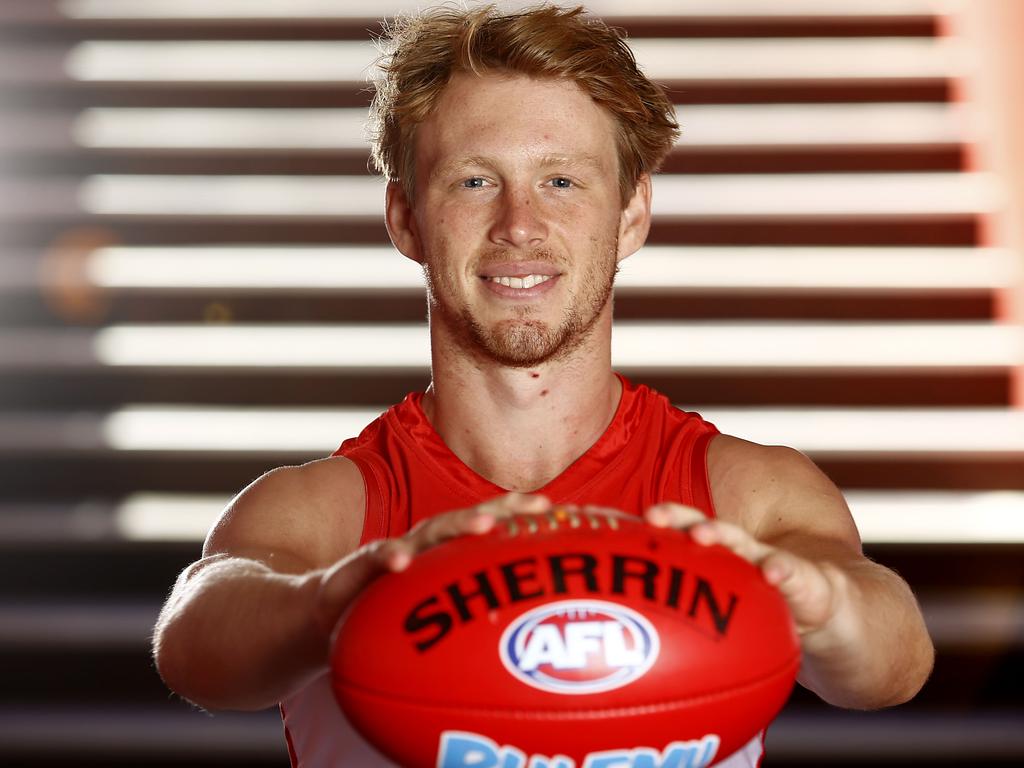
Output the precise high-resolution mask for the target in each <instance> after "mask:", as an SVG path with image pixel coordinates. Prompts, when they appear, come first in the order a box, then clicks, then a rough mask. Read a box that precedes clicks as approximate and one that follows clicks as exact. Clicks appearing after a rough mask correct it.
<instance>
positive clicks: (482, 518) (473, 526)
mask: <svg viewBox="0 0 1024 768" xmlns="http://www.w3.org/2000/svg"><path fill="white" fill-rule="evenodd" d="M492 527H494V515H492V514H490V513H489V512H482V513H480V514H478V515H477V516H476V517H474V518H473V519H472V520H470V521H469V530H471V531H476V532H477V533H486V532H487V531H489V530H491V528H492Z"/></svg>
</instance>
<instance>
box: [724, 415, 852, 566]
mask: <svg viewBox="0 0 1024 768" xmlns="http://www.w3.org/2000/svg"><path fill="white" fill-rule="evenodd" d="M709 475H710V477H711V481H712V493H713V495H714V497H715V506H716V509H717V510H718V511H719V515H720V516H721V517H722V518H723V519H726V520H728V521H729V522H734V523H736V524H738V525H740V526H741V527H743V528H744V529H746V530H747V531H748V532H749V533H751V534H752V535H753V536H755V537H756V538H757V539H759V540H760V541H763V542H764V543H766V544H770V545H772V546H777V547H780V548H783V549H787V550H789V551H791V552H794V553H797V554H805V555H808V556H811V557H814V558H817V559H831V560H842V559H847V558H850V557H860V556H861V541H860V534H859V533H858V531H857V526H856V523H855V522H854V520H853V516H852V515H851V514H850V509H849V507H848V506H847V504H846V500H845V499H844V498H843V495H842V493H841V492H840V491H839V489H838V488H837V487H836V485H835V484H834V483H833V482H832V481H831V480H830V479H829V478H828V477H827V476H826V475H825V473H824V472H822V471H821V470H820V469H819V468H818V467H817V466H816V465H815V464H814V462H812V461H811V460H810V459H809V458H807V457H806V456H805V455H804V454H802V453H800V452H799V451H797V450H794V449H792V448H786V447H782V446H765V445H758V444H756V443H751V442H747V441H745V440H740V439H738V438H734V437H729V436H727V435H721V436H719V437H718V438H716V439H715V441H714V442H713V443H712V446H711V449H710V450H709Z"/></svg>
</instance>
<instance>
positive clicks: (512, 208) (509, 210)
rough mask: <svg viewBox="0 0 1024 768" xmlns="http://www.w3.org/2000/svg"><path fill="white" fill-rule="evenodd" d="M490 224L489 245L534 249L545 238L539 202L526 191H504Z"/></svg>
mask: <svg viewBox="0 0 1024 768" xmlns="http://www.w3.org/2000/svg"><path fill="white" fill-rule="evenodd" d="M496 204H497V206H498V207H497V210H496V211H495V216H494V223H493V225H492V226H491V231H490V233H489V235H490V239H491V242H493V243H495V244H496V245H502V246H505V247H515V248H523V247H535V246H538V245H540V244H541V243H543V242H544V241H545V240H546V239H547V234H548V233H547V225H546V224H545V223H544V220H543V217H542V216H541V211H540V209H539V201H538V200H536V199H535V198H533V197H532V196H531V195H530V193H529V191H527V190H523V189H518V190H517V189H506V190H505V191H504V192H503V194H502V195H500V196H499V198H498V199H497V201H496Z"/></svg>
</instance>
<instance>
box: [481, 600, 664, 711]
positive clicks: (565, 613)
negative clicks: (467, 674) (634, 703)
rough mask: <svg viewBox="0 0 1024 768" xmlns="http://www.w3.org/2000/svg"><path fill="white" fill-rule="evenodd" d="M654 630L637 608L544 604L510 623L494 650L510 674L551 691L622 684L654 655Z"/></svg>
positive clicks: (591, 603) (593, 689) (586, 690)
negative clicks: (496, 649) (496, 650)
mask: <svg viewBox="0 0 1024 768" xmlns="http://www.w3.org/2000/svg"><path fill="white" fill-rule="evenodd" d="M660 648H661V645H660V642H659V640H658V632H657V630H655V629H654V626H653V625H652V624H651V622H649V621H648V620H647V619H646V618H644V617H643V616H641V615H640V614H639V613H637V612H636V611H634V610H632V609H630V608H626V607H625V606H622V605H617V604H615V603H608V602H604V601H602V600H563V601H561V602H557V603H548V604H547V605H542V606H540V607H538V608H534V609H533V610H531V611H527V612H526V613H524V614H523V615H522V616H520V617H519V618H517V619H516V620H515V621H513V622H512V623H511V624H510V625H509V626H508V628H507V629H506V630H505V631H504V632H503V633H502V635H501V640H500V642H499V648H498V652H499V654H500V656H501V662H502V664H504V665H505V669H507V670H508V671H509V672H510V673H511V674H512V676H513V677H516V678H517V679H519V680H521V681H522V682H524V683H526V684H527V685H532V686H533V687H534V688H540V689H541V690H542V691H549V692H551V693H566V694H579V693H598V692H600V691H610V690H613V689H615V688H621V687H622V686H624V685H628V684H629V683H631V682H633V681H634V680H636V679H637V678H638V677H640V676H641V675H643V674H644V673H645V672H646V671H647V670H648V669H650V668H651V665H652V664H654V662H655V660H656V659H657V658H658V651H659V650H660Z"/></svg>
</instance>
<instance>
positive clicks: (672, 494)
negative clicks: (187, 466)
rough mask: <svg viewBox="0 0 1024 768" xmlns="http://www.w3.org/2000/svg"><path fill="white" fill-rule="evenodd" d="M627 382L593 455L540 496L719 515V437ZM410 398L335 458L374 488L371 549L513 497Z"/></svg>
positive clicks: (366, 533)
mask: <svg viewBox="0 0 1024 768" xmlns="http://www.w3.org/2000/svg"><path fill="white" fill-rule="evenodd" d="M619 378H620V379H621V380H622V397H621V399H620V401H619V406H618V408H617V409H616V412H615V415H614V417H613V418H612V421H611V424H609V425H608V428H607V429H606V430H605V432H604V434H603V435H601V437H600V438H599V439H598V440H597V442H596V443H594V445H592V446H591V447H590V449H589V450H588V451H587V452H586V453H584V454H583V455H582V456H580V457H579V458H578V459H577V460H576V461H575V462H573V463H572V464H571V465H570V466H569V467H568V468H567V469H566V470H565V471H564V472H562V474H560V475H559V476H558V477H556V478H555V479H553V480H552V481H551V482H549V483H548V484H547V485H545V486H544V487H543V488H538V489H537V490H536V493H542V494H544V495H545V496H547V497H548V498H550V499H551V500H552V501H553V502H554V503H556V504H578V505H583V504H597V505H600V506H605V507H614V508H616V509H620V510H622V511H623V512H629V513H633V514H641V513H642V512H643V511H644V510H645V509H646V508H647V507H649V506H651V505H652V504H656V503H658V502H661V501H675V502H679V503H682V504H687V505H689V506H693V507H696V508H698V509H700V510H701V511H703V512H704V513H705V514H707V515H709V516H713V515H714V507H713V504H712V501H711V492H710V490H709V488H708V477H707V465H706V461H705V457H706V454H707V445H708V442H709V441H710V439H711V438H712V437H713V436H714V435H716V434H718V430H716V429H715V427H714V426H712V425H711V424H709V423H708V422H706V421H704V420H703V419H701V417H700V416H698V415H697V414H695V413H688V412H685V411H680V410H679V409H677V408H674V407H673V406H672V404H671V403H669V401H668V399H667V398H666V397H665V396H664V395H661V394H659V393H657V392H655V391H654V390H652V389H650V388H648V387H646V386H643V385H634V384H632V383H630V382H629V381H628V380H627V379H625V378H623V377H621V376H620V377H619ZM422 399H423V393H422V392H416V393H413V394H410V395H408V396H407V397H406V398H405V400H404V401H402V403H401V404H399V405H396V406H395V407H393V408H391V409H389V410H388V411H386V412H385V413H383V414H382V415H381V417H380V418H379V419H377V420H376V421H374V422H373V423H372V424H370V425H369V426H368V427H367V428H366V429H364V430H363V432H362V434H360V435H359V437H356V438H352V439H350V440H346V441H345V442H344V443H342V445H341V447H340V448H339V449H338V450H337V451H336V452H335V454H334V455H336V456H345V457H346V458H348V459H350V460H351V461H353V462H354V463H355V464H356V466H358V467H359V471H360V472H361V473H362V476H363V481H364V482H365V484H366V516H365V520H364V523H363V543H366V542H368V541H373V540H374V539H379V538H384V537H391V536H401V535H402V534H404V533H405V532H406V531H408V530H409V528H411V527H412V526H413V525H415V524H416V523H417V522H419V521H420V520H423V519H425V518H428V517H431V516H433V515H436V514H438V513H441V512H446V511H449V510H453V509H462V508H464V507H472V506H475V505H476V504H479V503H480V502H481V501H485V500H487V499H490V498H493V497H494V496H498V495H501V494H503V493H506V491H505V489H504V488H501V487H499V486H497V485H495V484H494V483H492V482H490V481H489V480H486V479H484V478H483V477H481V476H480V475H478V474H477V473H476V472H474V471H473V470H471V469H470V468H469V467H467V466H466V465H465V464H463V463H462V461H460V460H459V458H458V457H457V456H456V455H455V454H454V453H452V452H451V450H450V449H449V448H448V446H447V445H445V444H444V442H443V441H442V440H441V437H440V436H439V435H438V434H437V432H435V431H434V428H433V427H432V426H431V424H430V422H429V421H428V420H427V417H426V415H425V414H424V413H423V409H422V407H421V401H422Z"/></svg>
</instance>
